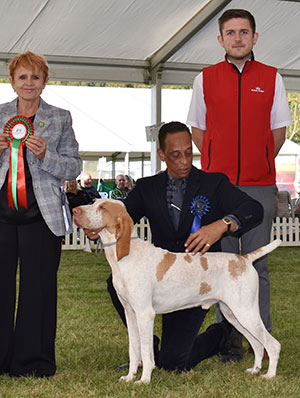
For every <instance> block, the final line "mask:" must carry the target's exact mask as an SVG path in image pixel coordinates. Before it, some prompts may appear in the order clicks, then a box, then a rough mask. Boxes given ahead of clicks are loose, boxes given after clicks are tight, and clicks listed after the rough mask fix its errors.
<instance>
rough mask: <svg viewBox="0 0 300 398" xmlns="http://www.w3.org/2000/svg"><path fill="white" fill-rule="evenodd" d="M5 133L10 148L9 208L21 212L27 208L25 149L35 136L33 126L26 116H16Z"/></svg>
mask: <svg viewBox="0 0 300 398" xmlns="http://www.w3.org/2000/svg"><path fill="white" fill-rule="evenodd" d="M3 133H4V134H6V135H7V137H6V139H7V140H8V142H9V146H10V160H9V173H8V207H11V208H15V209H16V210H19V207H25V208H27V193H26V180H25V168H24V157H23V147H24V144H25V142H26V140H27V139H28V137H29V136H30V135H31V134H33V124H32V122H31V120H29V119H28V118H27V117H25V116H15V117H13V118H11V119H10V120H9V121H8V122H7V123H6V125H5V126H4V129H3Z"/></svg>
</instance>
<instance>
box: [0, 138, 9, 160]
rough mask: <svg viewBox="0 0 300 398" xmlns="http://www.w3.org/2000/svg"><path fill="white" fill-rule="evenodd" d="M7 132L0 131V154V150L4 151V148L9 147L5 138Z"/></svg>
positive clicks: (0, 151)
mask: <svg viewBox="0 0 300 398" xmlns="http://www.w3.org/2000/svg"><path fill="white" fill-rule="evenodd" d="M6 137H7V134H4V133H0V156H1V154H2V152H3V151H4V149H7V148H9V142H8V141H7V139H6Z"/></svg>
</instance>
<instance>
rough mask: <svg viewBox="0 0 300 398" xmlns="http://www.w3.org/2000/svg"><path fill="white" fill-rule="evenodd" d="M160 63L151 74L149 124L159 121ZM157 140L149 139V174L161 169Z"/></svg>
mask: <svg viewBox="0 0 300 398" xmlns="http://www.w3.org/2000/svg"><path fill="white" fill-rule="evenodd" d="M161 79H162V67H161V65H160V66H159V68H157V69H156V70H155V71H153V72H152V74H151V80H152V86H151V124H157V123H160V122H161V88H162V87H161V86H162V85H161ZM157 149H158V141H157V140H155V141H151V175H154V174H156V173H158V172H159V171H160V169H161V161H160V159H159V156H158V154H157Z"/></svg>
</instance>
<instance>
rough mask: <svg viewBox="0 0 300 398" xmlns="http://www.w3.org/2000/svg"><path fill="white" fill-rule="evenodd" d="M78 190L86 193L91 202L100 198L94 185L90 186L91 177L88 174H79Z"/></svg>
mask: <svg viewBox="0 0 300 398" xmlns="http://www.w3.org/2000/svg"><path fill="white" fill-rule="evenodd" d="M78 190H81V191H84V192H86V193H87V194H88V196H89V198H90V201H91V202H92V201H93V200H94V199H99V198H100V194H99V192H98V191H97V189H96V188H95V187H94V185H92V177H91V175H90V173H82V174H81V177H80V182H79V186H78Z"/></svg>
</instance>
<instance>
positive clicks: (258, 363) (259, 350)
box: [219, 302, 264, 374]
mask: <svg viewBox="0 0 300 398" xmlns="http://www.w3.org/2000/svg"><path fill="white" fill-rule="evenodd" d="M219 304H220V310H221V312H222V313H223V315H224V317H225V318H226V319H227V320H228V321H229V322H230V323H231V324H232V325H233V326H234V327H235V328H236V329H237V330H238V331H239V332H240V333H242V334H243V335H244V336H245V337H246V339H247V340H248V341H249V343H250V344H251V346H252V348H253V351H254V353H255V359H254V365H253V368H249V369H247V370H246V372H248V373H251V374H256V373H259V371H260V370H261V367H262V357H263V351H264V347H263V345H262V344H261V343H260V341H259V340H257V339H256V338H255V337H253V336H252V335H251V334H250V333H249V332H248V331H247V329H245V328H244V327H243V326H242V324H241V323H240V321H239V320H238V319H237V318H236V316H235V315H234V314H233V312H232V311H231V309H230V308H229V307H228V306H227V305H226V304H224V303H221V302H220V303H219Z"/></svg>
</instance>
